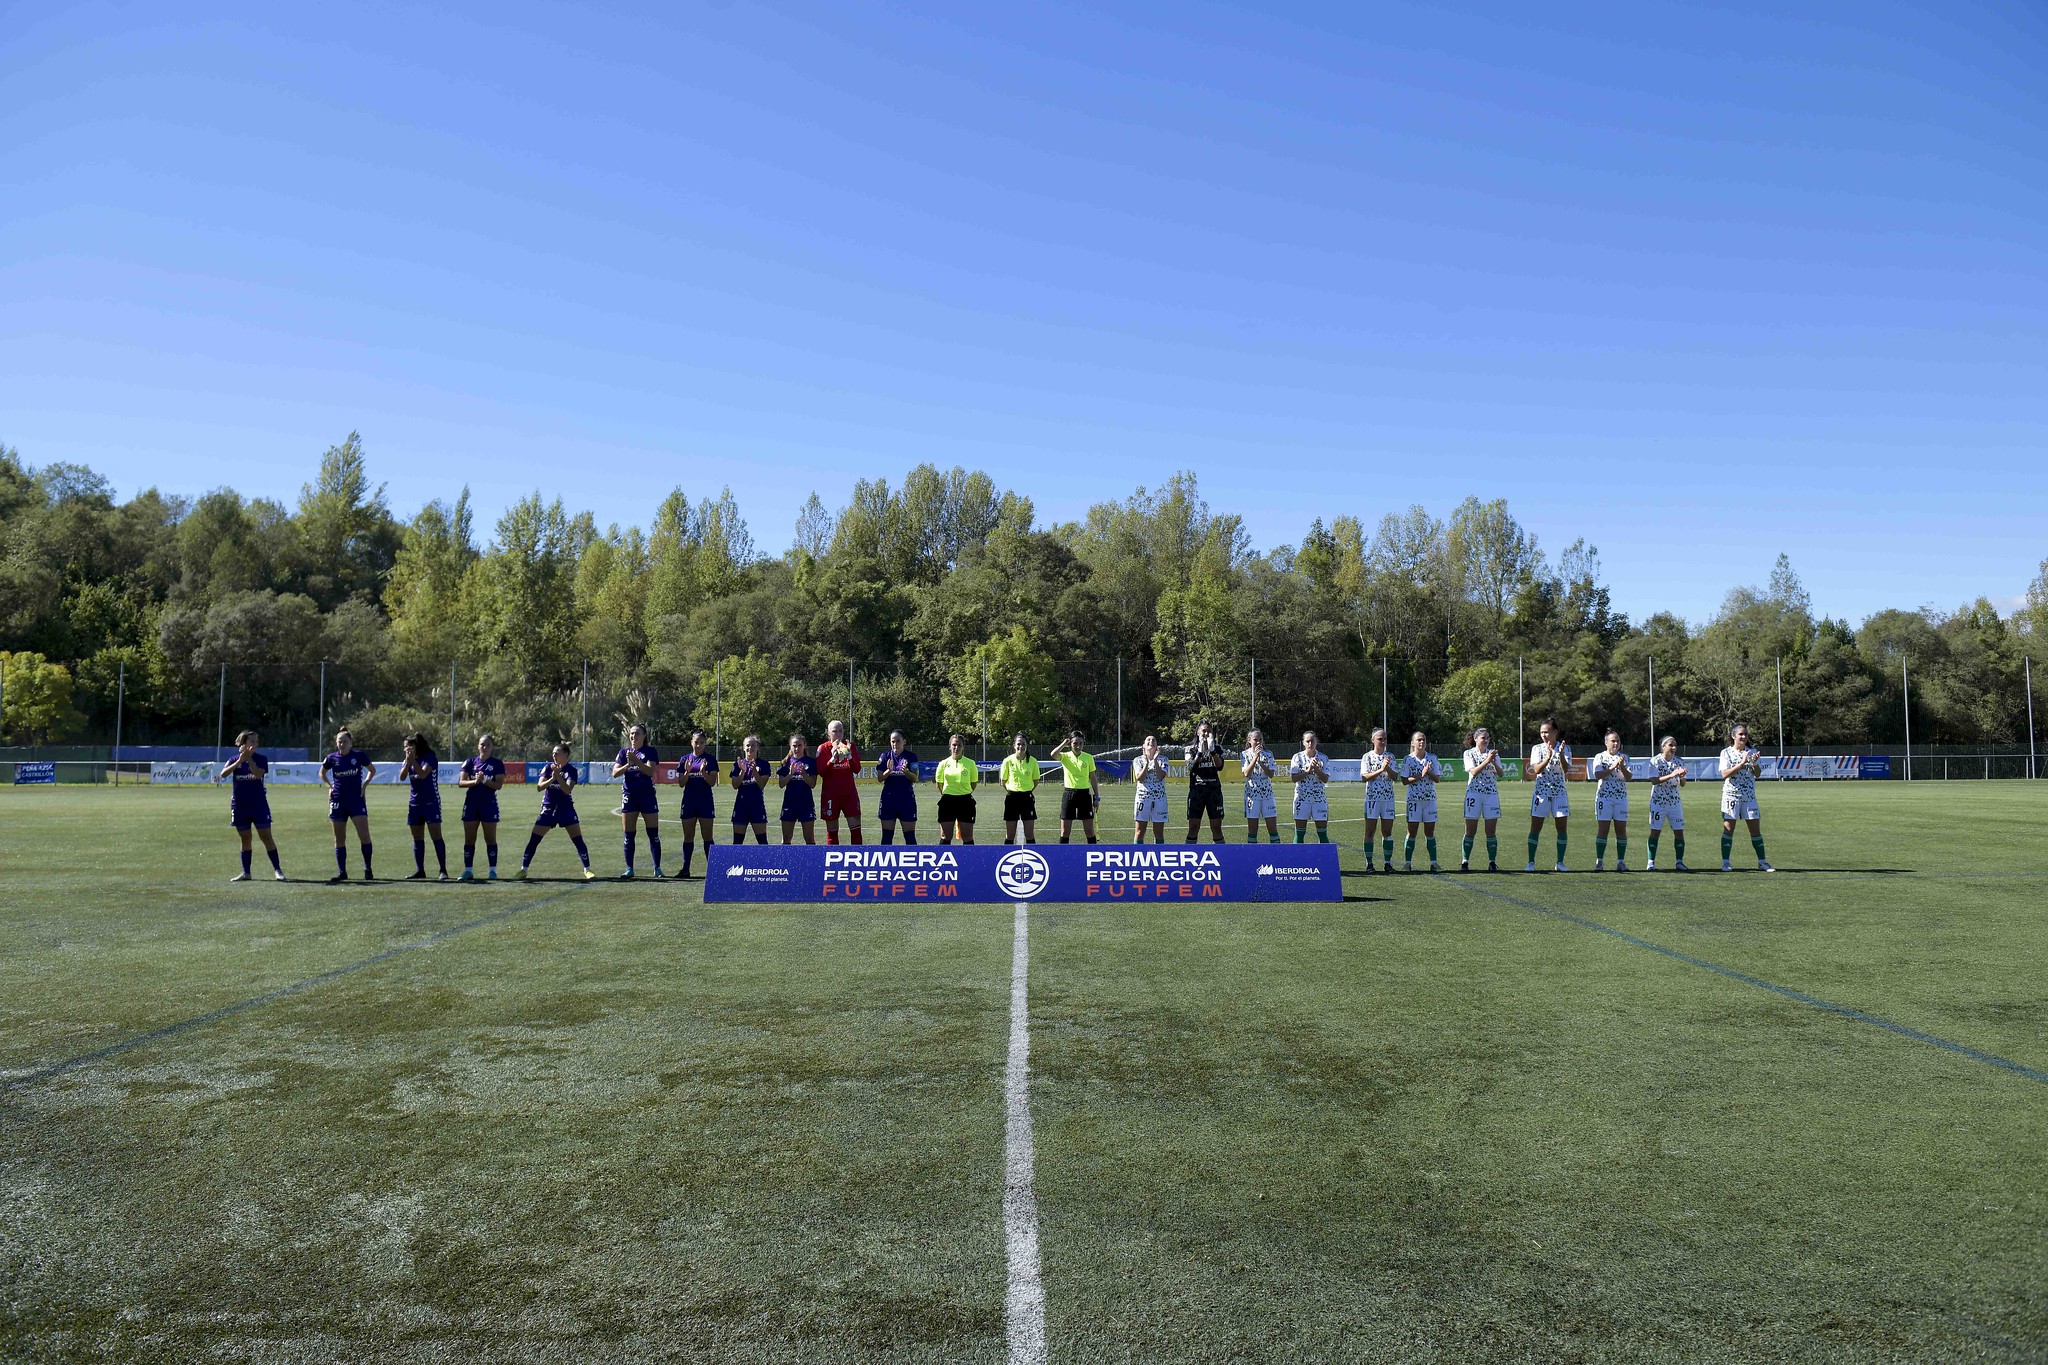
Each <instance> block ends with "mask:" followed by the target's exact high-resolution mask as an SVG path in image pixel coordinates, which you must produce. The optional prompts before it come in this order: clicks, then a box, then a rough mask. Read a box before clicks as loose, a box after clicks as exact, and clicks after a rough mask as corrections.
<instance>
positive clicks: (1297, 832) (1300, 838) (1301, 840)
mask: <svg viewBox="0 0 2048 1365" xmlns="http://www.w3.org/2000/svg"><path fill="white" fill-rule="evenodd" d="M1294 842H1295V843H1297V844H1305V843H1307V842H1308V831H1307V830H1306V829H1303V828H1302V827H1301V826H1300V825H1296V826H1295V827H1294Z"/></svg>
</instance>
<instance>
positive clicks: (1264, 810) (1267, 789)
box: [1237, 729, 1280, 844]
mask: <svg viewBox="0 0 2048 1365" xmlns="http://www.w3.org/2000/svg"><path fill="white" fill-rule="evenodd" d="M1237 766H1238V770H1239V771H1240V772H1242V773H1243V774H1244V841H1245V842H1246V843H1248V844H1256V843H1257V842H1258V841H1259V821H1261V820H1264V821H1265V822H1266V842H1267V843H1269V844H1277V843H1279V842H1280V804H1279V802H1277V801H1275V800H1274V799H1273V778H1274V776H1275V775H1276V774H1277V772H1278V771H1279V770H1278V769H1276V768H1275V767H1274V766H1273V751H1272V750H1271V749H1268V748H1267V747H1266V732H1265V731H1263V730H1258V729H1253V730H1249V731H1247V732H1246V733H1245V737H1244V752H1243V753H1241V754H1239V755H1238V756H1237Z"/></svg>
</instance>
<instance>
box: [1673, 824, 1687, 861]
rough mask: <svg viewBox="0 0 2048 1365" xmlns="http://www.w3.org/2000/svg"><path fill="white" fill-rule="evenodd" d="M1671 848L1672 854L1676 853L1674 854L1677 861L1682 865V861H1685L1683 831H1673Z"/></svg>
mask: <svg viewBox="0 0 2048 1365" xmlns="http://www.w3.org/2000/svg"><path fill="white" fill-rule="evenodd" d="M1671 848H1672V851H1673V852H1675V853H1676V854H1677V855H1678V861H1680V862H1681V863H1682V862H1684V861H1685V831H1684V830H1682V829H1679V830H1673V831H1672V832H1671Z"/></svg>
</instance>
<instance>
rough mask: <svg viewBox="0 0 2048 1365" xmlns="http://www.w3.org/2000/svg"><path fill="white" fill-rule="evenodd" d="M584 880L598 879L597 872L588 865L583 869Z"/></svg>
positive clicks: (592, 880)
mask: <svg viewBox="0 0 2048 1365" xmlns="http://www.w3.org/2000/svg"><path fill="white" fill-rule="evenodd" d="M583 880H584V881H586V882H594V881H596V880H597V874H596V873H595V872H592V871H591V870H590V869H589V868H587V867H586V868H584V869H583Z"/></svg>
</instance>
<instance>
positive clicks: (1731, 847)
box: [1721, 834, 1735, 863]
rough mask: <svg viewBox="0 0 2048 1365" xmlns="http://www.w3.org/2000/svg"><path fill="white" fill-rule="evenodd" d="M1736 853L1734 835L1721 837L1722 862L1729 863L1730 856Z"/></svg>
mask: <svg viewBox="0 0 2048 1365" xmlns="http://www.w3.org/2000/svg"><path fill="white" fill-rule="evenodd" d="M1734 851H1735V836H1734V835H1732V834H1723V835H1722V836H1721V861H1722V862H1724V863H1725V862H1727V861H1728V855H1729V854H1731V853H1733V852H1734Z"/></svg>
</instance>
